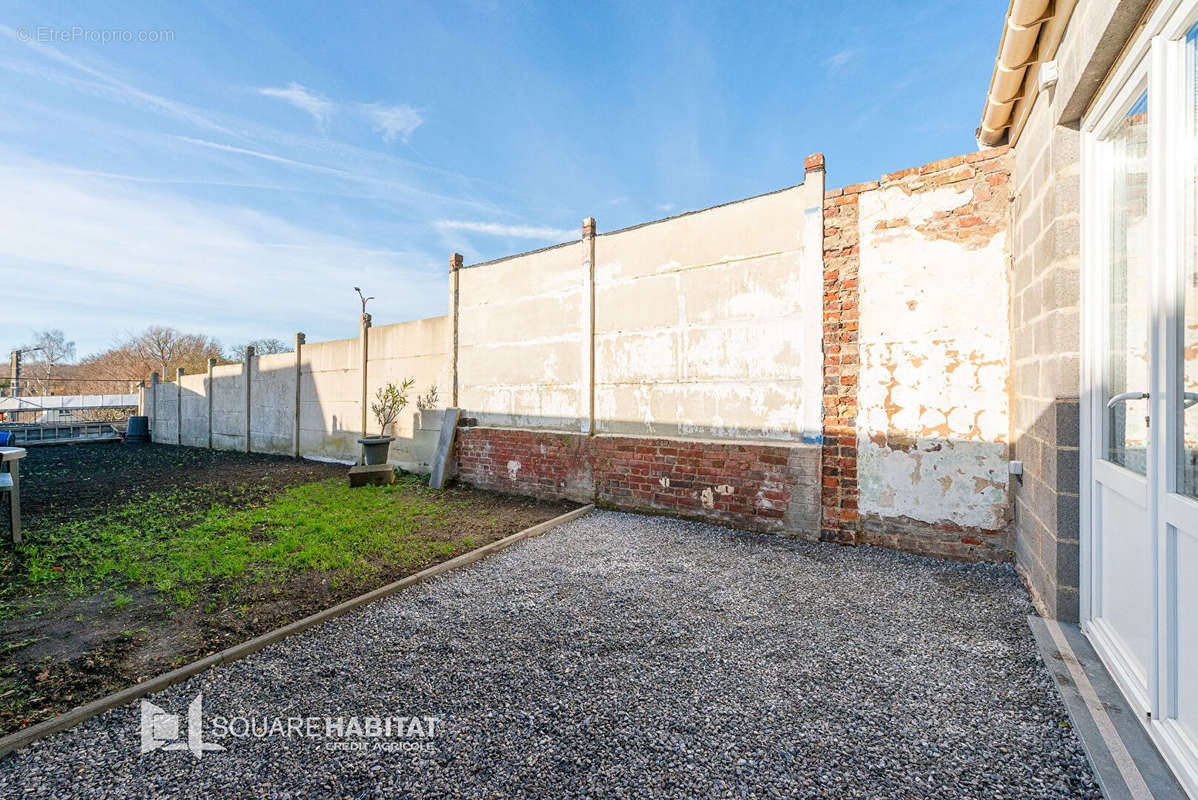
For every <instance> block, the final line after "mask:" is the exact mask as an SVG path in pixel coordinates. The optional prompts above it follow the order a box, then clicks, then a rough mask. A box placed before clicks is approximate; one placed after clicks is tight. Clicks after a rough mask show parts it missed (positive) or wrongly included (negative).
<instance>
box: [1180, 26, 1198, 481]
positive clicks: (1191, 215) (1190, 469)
mask: <svg viewBox="0 0 1198 800" xmlns="http://www.w3.org/2000/svg"><path fill="white" fill-rule="evenodd" d="M1196 58H1198V25H1195V26H1194V27H1193V28H1191V29H1190V33H1189V35H1187V36H1186V104H1185V109H1184V111H1183V112H1182V113H1183V114H1184V115H1185V125H1186V130H1185V133H1184V136H1183V137H1182V158H1181V162H1182V167H1183V169H1184V171H1185V175H1184V180H1185V214H1184V219H1185V238H1184V239H1183V240H1182V253H1183V258H1184V259H1185V261H1184V267H1183V270H1184V271H1183V273H1182V274H1183V276H1184V278H1183V282H1182V288H1181V292H1182V309H1181V314H1180V315H1179V319H1180V321H1181V325H1182V330H1181V336H1180V337H1179V338H1180V341H1181V359H1182V366H1181V372H1180V374H1181V389H1182V392H1183V394H1182V397H1181V398H1180V399H1181V402H1180V403H1178V414H1180V415H1181V419H1180V420H1179V424H1178V426H1177V430H1178V431H1180V432H1181V441H1180V443H1179V445H1180V452H1179V453H1178V459H1177V471H1178V476H1177V491H1179V492H1181V493H1182V494H1188V495H1189V496H1190V497H1198V232H1196V229H1198V224H1196V220H1195V215H1196V214H1198V202H1196V199H1198V198H1196V197H1195V193H1196V192H1198V175H1196V174H1195V163H1198V162H1196V160H1195V152H1196V146H1195V145H1196V142H1198V71H1196V70H1195V61H1196Z"/></svg>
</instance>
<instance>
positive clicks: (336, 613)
mask: <svg viewBox="0 0 1198 800" xmlns="http://www.w3.org/2000/svg"><path fill="white" fill-rule="evenodd" d="M594 509H595V506H594V504H593V503H592V504H589V505H585V506H583V507H582V508H576V509H574V510H573V511H567V512H566V513H565V514H562V515H560V516H557V517H554V518H553V519H550V520H546V521H545V522H541V523H539V524H537V525H533V526H532V527H531V528H525V529H524V530H522V531H520V532H518V533H513V534H512V535H511V536H508V537H506V538H503V539H500V540H499V541H496V542H491V543H490V544H488V545H483V546H482V547H479V548H478V549H476V550H471V551H470V552H469V553H463V554H462V555H460V556H457V557H455V558H451V559H449V560H448V561H443V562H441V563H440V564H435V565H433V566H431V567H429V568H428V569H423V570H421V571H420V572H417V573H416V574H415V575H409V576H408V577H406V578H401V579H400V580H397V581H395V582H393V583H389V584H387V585H386V586H380V587H379V588H377V589H374V590H372V591H369V592H367V593H366V594H362V595H358V596H357V597H354V598H352V599H349V600H346V601H345V602H343V603H338V604H337V605H335V606H333V607H332V608H326V609H325V610H324V611H318V612H316V613H315V614H312V615H311V616H307V617H304V618H303V619H301V620H297V621H295V622H292V623H290V624H289V625H284V626H283V627H281V628H277V629H275V630H273V631H270V632H269V633H264V634H262V635H260V636H255V637H254V638H252V639H249V640H247V641H244V642H242V643H241V644H235V645H233V646H232V647H229V648H226V649H224V650H221V651H220V652H219V653H213V654H212V655H210V656H205V657H204V658H201V659H199V660H198V661H193V662H191V663H190V664H186V665H184V666H182V667H179V668H178V669H174V670H171V671H170V672H164V673H163V674H161V675H157V676H155V677H153V678H150V679H149V680H145V681H142V682H141V683H138V684H135V685H133V686H130V687H128V688H126V689H121V690H120V691H119V692H115V693H113V694H110V695H108V696H107V697H101V698H100V699H99V700H93V701H92V702H90V703H87V704H85V705H81V706H79V707H78V708H73V709H71V710H70V711H68V712H66V713H65V714H59V715H58V716H57V717H53V718H51V719H48V720H46V721H44V722H39V723H38V724H36V725H30V726H29V727H28V728H25V729H24V730H20V731H17V732H16V733H11V734H9V735H8V736H4V737H0V757H3V756H6V755H8V754H9V753H11V752H13V751H14V750H19V749H20V748H22V747H24V746H26V745H27V744H29V743H30V742H33V741H35V740H37V739H40V738H41V737H43V736H47V735H49V734H51V733H56V732H58V731H61V730H65V729H67V728H71V727H74V726H75V725H78V724H79V723H80V722H83V721H84V720H86V719H90V718H91V717H94V716H96V715H97V714H100V713H102V712H104V711H108V710H109V709H113V708H116V707H117V706H122V705H124V704H125V703H128V702H130V701H132V700H136V699H137V698H139V697H142V696H143V695H147V694H150V693H152V692H158V691H161V690H163V689H165V688H167V687H168V686H171V685H172V684H176V683H179V682H180V681H182V680H185V679H187V678H190V677H192V676H193V675H198V674H199V673H201V672H204V671H206V670H208V669H210V668H212V667H215V666H218V665H220V664H227V663H229V662H231V661H237V660H238V659H242V658H245V657H246V656H248V655H250V654H252V653H256V652H258V651H259V650H261V649H262V648H264V647H266V646H267V645H269V644H274V643H275V642H277V641H279V640H281V639H285V638H287V637H288V636H293V635H295V634H297V633H300V632H302V631H305V630H307V629H308V628H311V627H312V626H314V625H318V624H320V623H322V622H327V621H328V620H331V619H335V618H337V617H340V616H342V615H344V614H347V613H349V612H350V611H353V610H354V609H356V608H359V607H361V606H364V605H366V604H368V603H373V602H374V601H376V600H381V599H383V598H384V597H387V596H388V595H392V594H395V593H396V592H398V591H400V590H401V589H406V588H408V587H409V586H414V585H416V584H417V583H421V582H423V581H426V580H428V579H429V578H432V577H435V576H437V575H440V574H441V573H443V572H449V571H451V570H454V569H457V568H458V567H464V566H466V565H467V564H472V563H474V562H475V561H478V560H479V559H482V558H484V557H485V556H489V555H491V554H492V553H497V552H499V551H500V550H503V549H504V548H507V547H509V546H511V545H513V544H516V543H517V542H519V541H522V540H524V539H528V538H531V537H533V536H539V535H541V534H542V533H545V532H546V531H550V530H552V529H554V528H556V527H558V526H559V525H564V524H565V523H567V522H570V521H572V520H575V519H578V518H579V517H581V516H583V515H585V514H588V513H590V512H591V511H593V510H594Z"/></svg>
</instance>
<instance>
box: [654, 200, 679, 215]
mask: <svg viewBox="0 0 1198 800" xmlns="http://www.w3.org/2000/svg"><path fill="white" fill-rule="evenodd" d="M677 207H678V206H676V205H674V204H673V203H660V204H659V205H658V206H657V210H658V211H661V212H664V213H666V214H669V213H670V212H671V211H673V210H674V209H675V208H677Z"/></svg>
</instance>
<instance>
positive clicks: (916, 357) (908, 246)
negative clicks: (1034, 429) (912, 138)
mask: <svg viewBox="0 0 1198 800" xmlns="http://www.w3.org/2000/svg"><path fill="white" fill-rule="evenodd" d="M1011 166H1012V165H1011V157H1010V156H1009V155H1008V154H1007V151H1006V149H1005V148H999V149H995V150H987V151H981V152H978V153H971V154H968V155H962V156H956V157H953V158H948V159H943V160H940V161H936V162H932V163H930V164H925V165H924V166H922V167H915V168H912V169H907V170H902V171H900V172H896V173H892V174H888V175H884V176H882V178H881V179H880V180H878V181H870V182H868V183H863V184H857V185H854V186H849V187H846V188H844V189H835V190H831V191H828V192H827V193H826V195H825V197H826V200H825V209H824V336H823V339H824V359H825V360H824V446H823V458H822V464H823V475H822V483H823V488H822V507H823V508H822V512H823V523H822V526H821V528H822V536H823V538H825V539H828V540H832V541H841V542H863V543H870V544H878V545H883V546H887V547H895V548H898V549H903V550H910V551H913V552H919V553H926V554H931V555H940V556H947V557H951V558H960V559H967V560H1010V558H1011V556H1012V547H1011V537H1010V519H1011V513H1010V509H1011V499H1010V492H1009V487H1008V478H1007V460H1008V458H1009V457H1010V456H1009V432H1010V421H1009V393H1010V349H1011V345H1010V330H1009V303H1008V293H1009V284H1010V263H1009V253H1008V249H1007V246H1006V236H1007V229H1008V227H1009V203H1010V186H1009V176H1010V170H1011Z"/></svg>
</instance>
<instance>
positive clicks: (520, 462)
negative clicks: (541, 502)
mask: <svg viewBox="0 0 1198 800" xmlns="http://www.w3.org/2000/svg"><path fill="white" fill-rule="evenodd" d="M455 448H456V458H457V469H458V479H459V480H462V481H464V482H465V483H469V484H471V485H473V486H482V487H485V488H488V489H495V490H497V491H501V492H510V493H512V494H526V495H529V496H531V497H540V498H543V499H558V498H563V497H564V498H568V499H570V500H580V501H586V502H590V501H591V500H592V499H593V497H594V493H595V485H594V481H593V480H592V478H591V462H592V460H593V455H592V448H591V446H590V445H589V444H588V442H587V437H585V436H580V435H578V434H573V433H555V432H551V431H529V430H520V429H515V428H460V429H458V435H457V442H456V444H455Z"/></svg>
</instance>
